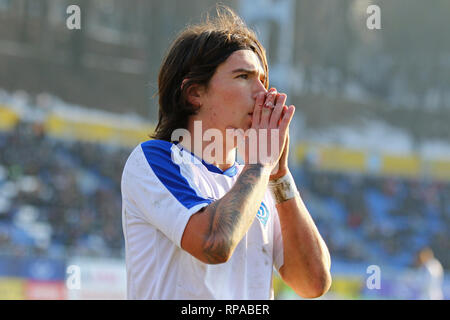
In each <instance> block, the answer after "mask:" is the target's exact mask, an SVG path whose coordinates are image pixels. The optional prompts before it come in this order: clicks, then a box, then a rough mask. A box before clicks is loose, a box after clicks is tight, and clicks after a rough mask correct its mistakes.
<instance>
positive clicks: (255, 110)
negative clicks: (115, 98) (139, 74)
mask: <svg viewBox="0 0 450 320" xmlns="http://www.w3.org/2000/svg"><path fill="white" fill-rule="evenodd" d="M158 86H159V123H158V125H157V128H156V130H155V134H154V138H155V139H153V140H149V141H147V142H144V143H142V144H140V145H138V146H137V147H136V148H135V149H134V151H133V152H132V153H131V155H130V157H129V158H128V160H127V163H126V165H125V168H124V171H123V175H122V202H123V209H122V221H123V232H124V237H125V250H126V266H127V287H128V289H127V290H128V298H129V299H273V297H274V296H273V288H272V277H273V268H274V267H275V268H276V269H277V270H278V272H279V274H280V275H281V277H282V279H283V280H284V281H285V282H286V283H287V284H288V285H289V286H290V287H291V288H292V289H293V290H294V291H295V292H296V293H297V294H299V295H300V296H302V297H305V298H315V297H319V296H321V295H323V294H324V293H325V292H327V290H328V289H329V287H330V285H331V276H330V256H329V252H328V249H327V247H326V245H325V243H324V241H323V239H322V237H321V236H320V234H319V232H318V230H317V228H316V226H315V224H314V222H313V220H312V218H311V216H310V214H309V212H308V210H307V209H306V207H305V205H304V203H303V201H302V199H301V197H300V195H299V193H298V191H297V188H296V186H295V183H294V180H293V178H292V175H291V174H290V171H289V168H288V161H287V158H288V151H289V123H290V121H291V119H292V117H293V114H294V110H295V107H294V106H289V107H288V106H286V105H285V102H286V99H287V96H286V95H285V94H282V93H278V92H277V90H276V89H274V88H272V89H270V90H269V91H268V90H267V89H268V67H267V60H266V55H265V50H264V48H263V47H262V45H261V44H260V42H259V41H258V39H257V37H256V35H255V33H254V32H253V31H251V30H250V29H249V28H248V27H247V26H246V25H245V24H244V23H243V21H242V20H241V19H240V18H239V17H238V16H237V15H236V14H235V13H234V12H232V11H231V9H228V8H225V9H221V10H218V16H217V17H216V18H215V19H208V20H207V21H205V22H204V23H201V24H199V25H195V26H190V27H188V28H186V29H185V30H184V31H183V32H182V33H181V34H179V36H178V37H177V39H176V40H175V41H174V43H173V44H172V46H171V48H170V50H169V52H168V53H167V55H166V57H165V59H164V61H163V63H162V66H161V69H160V73H159V78H158ZM199 124H200V126H199ZM179 129H182V130H184V132H185V133H188V134H185V135H182V137H181V138H180V139H178V138H179V137H178V135H177V134H175V135H174V132H176V131H177V130H179ZM242 132H244V134H242ZM230 133H232V134H231V135H232V136H233V139H232V143H230V139H227V138H229V137H230ZM252 133H254V134H252ZM174 136H175V139H174ZM211 136H214V143H215V145H216V146H217V145H219V147H218V148H215V150H214V152H212V151H211V150H210V149H208V148H210V144H211V142H209V141H210V140H211ZM208 137H209V138H208ZM191 138H192V140H193V143H194V146H192V145H191V143H192V140H191ZM222 138H223V139H222ZM250 138H252V139H254V140H253V141H250V140H249V139H250ZM239 139H241V140H239ZM255 139H256V140H255ZM236 141H244V148H243V149H242V150H240V149H239V148H237V146H238V145H237V144H238V142H236ZM245 142H247V143H245ZM237 149H238V150H237ZM261 149H267V151H269V152H268V153H269V155H268V156H267V152H266V153H261ZM237 151H242V154H241V156H242V158H243V159H244V164H237V163H236V157H237V156H236V152H237ZM263 154H264V156H262V155H263ZM219 155H222V156H219ZM186 159H190V160H189V161H186Z"/></svg>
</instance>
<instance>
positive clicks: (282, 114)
mask: <svg viewBox="0 0 450 320" xmlns="http://www.w3.org/2000/svg"><path fill="white" fill-rule="evenodd" d="M287 109H288V106H283V111H281V116H280V119H278V123H277V127H279V126H280V123H281V119H283V116H284V114H285V113H286V111H287Z"/></svg>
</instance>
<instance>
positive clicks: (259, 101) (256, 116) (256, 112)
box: [252, 92, 266, 128]
mask: <svg viewBox="0 0 450 320" xmlns="http://www.w3.org/2000/svg"><path fill="white" fill-rule="evenodd" d="M265 100H266V92H261V93H259V94H258V95H257V96H256V100H255V108H254V109H253V117H252V127H253V128H256V127H257V126H258V125H259V122H260V121H261V109H262V107H263V104H264V101H265Z"/></svg>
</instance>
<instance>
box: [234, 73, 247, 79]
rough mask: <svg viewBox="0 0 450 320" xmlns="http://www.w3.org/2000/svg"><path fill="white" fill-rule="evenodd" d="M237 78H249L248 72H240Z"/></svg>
mask: <svg viewBox="0 0 450 320" xmlns="http://www.w3.org/2000/svg"><path fill="white" fill-rule="evenodd" d="M236 78H242V79H248V74H246V73H244V74H240V75H238V76H237V77H236Z"/></svg>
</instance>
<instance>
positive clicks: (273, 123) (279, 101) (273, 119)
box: [269, 93, 287, 128]
mask: <svg viewBox="0 0 450 320" xmlns="http://www.w3.org/2000/svg"><path fill="white" fill-rule="evenodd" d="M286 99H287V95H286V94H284V93H279V94H278V95H277V97H276V103H275V108H274V109H273V111H272V115H271V116H270V123H269V127H270V128H278V122H279V120H280V117H281V113H282V111H283V106H284V103H285V102H286Z"/></svg>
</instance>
